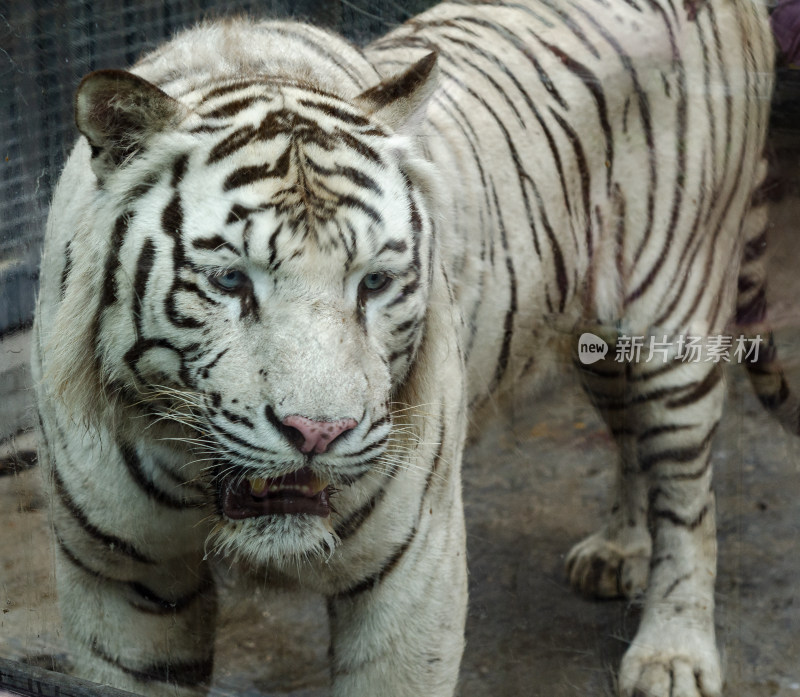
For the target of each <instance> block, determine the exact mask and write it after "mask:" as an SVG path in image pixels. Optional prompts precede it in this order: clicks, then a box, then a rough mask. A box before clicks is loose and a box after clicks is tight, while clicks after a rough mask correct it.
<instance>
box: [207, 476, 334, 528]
mask: <svg viewBox="0 0 800 697" xmlns="http://www.w3.org/2000/svg"><path fill="white" fill-rule="evenodd" d="M328 493H329V492H328V482H326V481H324V480H322V479H320V478H319V477H318V476H317V475H316V474H314V472H312V471H311V470H310V469H308V468H307V467H303V468H302V469H299V470H297V471H295V472H291V473H290V474H286V475H284V476H282V477H275V478H274V479H263V478H260V477H251V478H248V479H242V478H240V477H233V476H229V477H226V478H225V479H224V480H223V482H222V487H221V490H220V501H221V504H222V512H223V514H224V515H225V516H226V517H227V518H230V519H231V520H242V519H243V518H257V517H260V516H265V515H289V514H293V513H308V514H310V515H316V516H320V517H321V518H327V517H328V515H330V512H331V509H330V501H329V497H328Z"/></svg>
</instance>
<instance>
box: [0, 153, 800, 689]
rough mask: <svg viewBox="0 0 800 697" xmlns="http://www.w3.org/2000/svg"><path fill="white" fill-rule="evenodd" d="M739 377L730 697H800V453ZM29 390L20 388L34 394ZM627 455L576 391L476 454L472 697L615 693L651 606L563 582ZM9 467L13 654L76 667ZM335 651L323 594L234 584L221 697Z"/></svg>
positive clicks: (783, 311) (25, 487)
mask: <svg viewBox="0 0 800 697" xmlns="http://www.w3.org/2000/svg"><path fill="white" fill-rule="evenodd" d="M799 152H800V150H797V149H794V147H789V148H786V147H783V145H781V147H780V148H779V155H780V158H779V160H780V165H781V167H782V171H783V180H782V187H783V189H782V192H781V200H780V202H779V204H778V205H777V206H776V210H775V215H774V223H773V230H772V235H771V245H772V253H773V269H772V277H771V278H772V281H771V282H772V288H771V290H772V293H771V295H772V316H773V320H774V323H775V325H776V328H777V330H778V338H779V348H780V349H781V350H782V353H783V357H784V359H785V361H786V363H787V364H788V367H789V371H790V377H791V378H792V380H791V382H792V384H793V385H795V387H796V389H800V302H798V297H800V274H799V273H798V262H797V260H800V254H798V252H800V231H798V230H797V227H798V222H797V221H798V220H800V188H799V187H798V179H797V175H798V173H799V172H800V166H799V165H800V155H798V153H799ZM0 349H2V351H3V353H2V354H0V366H6V367H8V368H9V369H10V368H12V367H13V365H15V361H16V363H19V364H20V365H21V364H24V358H25V355H26V351H27V347H26V339H25V337H24V336H17V337H11V338H7V339H6V340H4V341H3V344H2V346H0ZM0 372H2V371H0ZM6 372H8V371H6ZM566 372H567V370H566V366H565V373H566ZM727 376H728V382H729V388H730V389H729V397H728V401H727V407H726V416H725V418H724V419H723V423H722V426H721V427H720V430H719V432H718V434H717V437H716V441H715V451H714V452H715V455H714V466H715V468H716V489H717V492H718V520H719V550H720V551H719V576H718V582H717V604H718V610H717V629H718V641H719V644H720V646H721V649H722V652H723V661H724V664H725V672H726V678H727V688H726V695H729V696H731V697H736V696H739V697H791V696H794V695H797V696H798V697H800V499H798V492H800V439H793V438H791V437H789V436H788V435H786V434H784V433H783V432H782V431H781V429H780V427H779V426H778V425H777V423H775V422H773V421H772V420H771V419H770V418H769V417H768V416H767V415H766V414H765V413H763V411H762V410H761V408H760V406H759V405H758V403H757V401H756V400H755V398H754V397H753V395H752V393H751V391H750V388H749V385H748V383H747V381H746V379H745V376H744V371H743V370H742V369H737V368H735V367H733V368H731V369H729V371H728V374H727ZM17 382H18V380H17ZM17 382H15V383H14V385H12V386H11V387H10V388H9V387H6V389H7V390H8V389H11V390H12V391H14V390H16V394H17V396H19V394H20V393H21V394H22V395H23V398H26V395H27V393H25V392H24V390H23V389H22V388H21V387H20V385H18V384H17ZM15 385H16V386H15ZM12 396H13V395H12ZM5 399H6V397H5V395H4V400H5ZM0 406H2V405H0ZM26 438H27V441H25V439H26ZM34 440H35V434H33V433H29V434H27V435H25V436H23V437H22V438H21V439H20V440H19V442H18V448H19V450H20V451H21V452H23V453H24V452H26V451H28V450H29V449H30V448H31V447H32V446H33V444H34ZM613 457H614V452H613V446H612V443H611V440H610V438H609V436H608V435H607V434H606V431H605V429H604V428H603V426H602V425H601V423H600V422H599V419H598V418H597V416H596V415H595V414H594V412H593V410H592V409H591V408H590V407H589V406H588V405H587V403H586V400H585V398H584V397H583V395H582V394H581V393H580V390H579V389H577V388H576V385H575V383H574V381H573V380H572V379H571V378H569V377H564V378H563V379H562V380H560V381H558V382H557V383H556V384H554V385H551V386H550V387H549V388H548V390H547V392H546V394H544V395H543V396H540V397H538V398H533V399H527V400H521V403H520V405H519V406H518V407H517V408H516V409H514V411H513V413H512V418H510V419H509V418H505V419H497V420H495V421H494V422H493V423H491V424H489V425H488V427H487V429H486V431H485V433H484V435H483V436H482V437H481V438H480V440H479V441H477V442H476V443H475V444H474V445H472V446H471V447H470V448H469V450H468V451H467V453H466V455H465V467H464V469H465V473H464V496H465V501H466V511H467V527H468V535H469V569H470V592H471V601H470V612H469V618H468V622H467V649H466V653H465V655H464V661H463V664H462V670H461V683H460V695H461V697H485V696H487V695H490V696H491V697H505V696H506V695H508V696H509V697H510V696H515V697H516V696H527V695H532V696H541V697H578V696H580V697H586V696H591V697H606V696H610V695H613V686H614V672H615V670H616V668H617V667H618V665H619V660H620V657H621V655H622V653H623V652H624V650H625V647H626V645H627V643H628V642H629V641H630V639H631V638H632V637H633V634H634V632H635V629H636V625H637V621H638V610H637V607H636V606H635V605H631V604H628V603H625V602H591V601H588V600H584V599H582V598H579V597H577V596H575V595H574V594H573V593H572V592H571V591H570V589H569V587H568V584H567V583H566V580H565V576H564V571H563V563H564V556H565V554H566V552H567V551H568V550H569V548H570V547H571V546H572V545H573V544H574V543H575V542H577V541H579V540H580V539H581V538H583V537H584V536H585V535H587V534H589V533H590V532H592V531H593V530H594V529H595V528H597V527H598V526H599V524H600V522H601V520H602V515H603V512H604V510H605V509H606V507H607V505H608V498H609V493H610V484H611V478H612V472H613V467H612V459H613ZM3 462H4V464H3V465H0V475H2V474H3V472H4V473H5V475H6V476H0V656H3V657H6V658H13V659H15V660H20V661H26V662H28V663H32V664H35V665H39V666H43V667H47V668H57V669H58V668H63V667H64V666H66V665H68V662H69V657H68V655H67V653H66V647H65V646H64V645H63V643H62V641H61V639H60V627H59V619H58V613H57V610H56V606H55V591H54V586H53V568H52V566H53V552H52V545H51V543H50V540H49V537H48V528H47V522H46V512H45V510H44V501H43V497H42V494H41V490H40V483H39V473H38V471H37V469H36V468H35V467H30V468H25V465H26V464H30V462H29V461H28V462H27V463H26V462H23V463H21V464H20V466H18V467H12V466H11V464H10V461H9V460H5V461H3ZM327 645H328V630H327V619H326V613H325V607H324V604H323V603H322V601H321V600H320V599H319V598H314V597H298V596H294V595H287V594H281V595H270V594H269V593H268V592H266V591H264V590H263V589H252V588H248V589H235V588H233V587H227V586H226V587H225V589H224V594H223V610H222V621H221V630H220V635H219V638H218V651H217V661H216V666H217V669H216V675H215V682H214V693H215V694H218V695H224V694H234V693H235V694H243V695H247V696H248V697H249V696H251V695H252V696H255V695H257V694H258V695H264V696H266V695H292V696H294V697H301V696H302V697H311V696H314V697H317V696H321V695H324V694H326V685H327V680H328V671H327V663H326V652H327Z"/></svg>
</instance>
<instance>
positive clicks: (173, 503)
mask: <svg viewBox="0 0 800 697" xmlns="http://www.w3.org/2000/svg"><path fill="white" fill-rule="evenodd" d="M118 447H119V452H120V454H121V455H122V460H123V462H124V463H125V467H127V469H128V474H130V476H131V479H133V481H134V482H135V483H136V485H137V486H138V487H139V488H140V489H141V490H142V491H143V492H144V493H145V494H147V497H148V498H149V499H151V500H153V501H156V502H158V503H160V504H161V505H162V506H166V507H167V508H173V509H177V510H184V509H187V508H198V507H199V506H201V505H202V504H197V503H193V502H190V501H185V500H183V499H180V498H176V497H175V496H173V495H172V494H168V493H167V492H166V491H163V490H162V489H159V488H158V487H157V486H156V485H155V482H153V480H152V479H150V478H149V477H148V476H147V475H146V474H145V472H144V470H143V469H142V461H141V460H140V459H139V456H138V454H137V453H136V450H135V449H134V446H133V445H131V444H129V443H119V444H118Z"/></svg>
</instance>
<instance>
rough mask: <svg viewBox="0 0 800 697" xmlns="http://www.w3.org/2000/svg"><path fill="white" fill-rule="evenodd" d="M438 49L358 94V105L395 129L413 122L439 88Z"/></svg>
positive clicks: (398, 129) (400, 128)
mask: <svg viewBox="0 0 800 697" xmlns="http://www.w3.org/2000/svg"><path fill="white" fill-rule="evenodd" d="M436 58H437V54H436V51H433V52H432V53H429V54H428V55H427V56H425V57H424V58H423V59H422V60H419V61H417V62H416V63H414V65H412V66H411V67H410V68H407V69H406V70H404V71H403V72H402V73H398V74H397V75H393V76H391V77H387V78H386V79H385V80H383V81H381V82H379V83H378V84H377V85H375V86H374V87H370V88H369V89H368V90H367V91H366V92H362V93H361V94H360V95H358V97H356V104H358V105H360V106H361V108H362V109H364V111H366V112H367V114H369V115H370V116H373V117H374V118H376V119H377V120H378V121H381V122H382V123H384V124H386V125H387V126H389V128H391V129H392V130H394V131H400V130H403V128H404V127H408V126H409V125H412V124H413V122H415V121H416V120H417V119H418V118H420V117H421V115H422V114H423V113H424V107H425V103H426V102H427V101H428V99H429V98H430V96H431V95H432V94H433V91H434V90H435V89H436V85H437V82H438V76H439V71H438V69H437V67H436Z"/></svg>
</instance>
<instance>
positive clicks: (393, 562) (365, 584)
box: [337, 528, 417, 598]
mask: <svg viewBox="0 0 800 697" xmlns="http://www.w3.org/2000/svg"><path fill="white" fill-rule="evenodd" d="M416 535H417V528H414V529H413V530H412V531H411V533H410V534H409V535H408V537H407V538H406V539H405V540H404V541H403V543H402V544H401V545H400V546H399V547H398V548H397V549H396V550H395V551H394V553H393V554H392V556H390V557H389V558H388V559H387V560H386V561H385V562H384V563H383V565H382V566H381V568H380V570H379V571H377V572H376V573H374V574H372V575H371V576H367V578H365V579H363V580H362V581H359V582H358V583H356V584H355V585H354V586H350V587H349V588H347V589H346V590H343V591H341V592H340V593H337V596H338V597H339V598H354V597H355V596H357V595H359V594H361V593H364V592H366V591H369V590H373V589H374V588H376V587H377V586H378V585H379V584H380V583H381V582H382V581H383V579H385V578H386V577H387V576H388V575H389V574H390V573H391V572H392V571H393V570H394V569H395V567H396V566H397V564H398V563H399V562H400V560H401V559H402V558H403V555H404V554H405V553H406V550H408V548H409V547H410V546H411V543H412V542H413V541H414V538H415V537H416Z"/></svg>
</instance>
